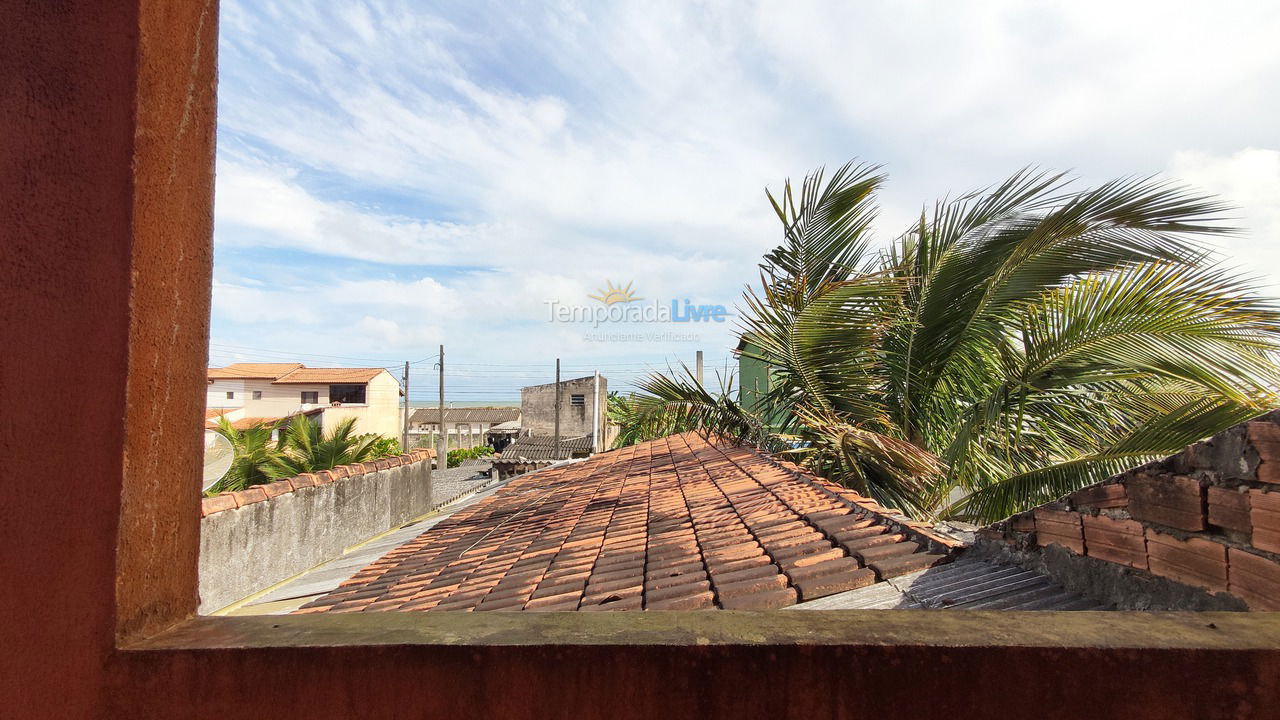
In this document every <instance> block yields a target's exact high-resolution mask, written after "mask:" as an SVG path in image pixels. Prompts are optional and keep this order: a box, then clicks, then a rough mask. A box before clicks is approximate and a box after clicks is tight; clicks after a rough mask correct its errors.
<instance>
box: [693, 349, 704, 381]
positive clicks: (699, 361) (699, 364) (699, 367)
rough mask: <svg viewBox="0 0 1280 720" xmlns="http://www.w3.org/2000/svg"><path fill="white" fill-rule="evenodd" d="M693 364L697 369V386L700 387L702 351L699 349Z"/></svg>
mask: <svg viewBox="0 0 1280 720" xmlns="http://www.w3.org/2000/svg"><path fill="white" fill-rule="evenodd" d="M694 366H695V367H697V369H698V370H697V376H698V387H702V351H701V350H699V351H698V359H697V360H696V361H695V362H694Z"/></svg>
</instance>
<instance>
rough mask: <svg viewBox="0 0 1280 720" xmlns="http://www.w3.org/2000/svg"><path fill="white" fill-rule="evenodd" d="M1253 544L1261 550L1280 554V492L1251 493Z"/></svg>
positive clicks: (1250, 514) (1255, 490)
mask: <svg viewBox="0 0 1280 720" xmlns="http://www.w3.org/2000/svg"><path fill="white" fill-rule="evenodd" d="M1249 522H1250V524H1251V525H1252V526H1253V527H1252V528H1251V530H1252V533H1253V534H1252V536H1251V537H1252V540H1251V541H1250V542H1251V544H1252V545H1253V546H1254V547H1256V548H1258V549H1259V550H1266V551H1267V552H1280V492H1263V491H1261V490H1257V489H1254V490H1250V491H1249Z"/></svg>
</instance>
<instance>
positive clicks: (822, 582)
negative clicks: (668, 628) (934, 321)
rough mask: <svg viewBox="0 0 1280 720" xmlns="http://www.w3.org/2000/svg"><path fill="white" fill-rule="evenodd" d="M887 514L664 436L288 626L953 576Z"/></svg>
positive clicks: (731, 451) (766, 463) (734, 604)
mask: <svg viewBox="0 0 1280 720" xmlns="http://www.w3.org/2000/svg"><path fill="white" fill-rule="evenodd" d="M892 513H893V511H891V510H887V509H885V508H882V507H880V506H879V505H877V504H876V503H875V502H873V501H871V500H869V499H867V498H864V497H862V496H860V495H858V494H856V493H852V492H850V491H848V490H846V489H844V488H840V487H838V486H836V485H834V484H833V483H830V482H827V481H825V480H822V479H819V478H815V477H813V476H812V475H809V474H807V473H804V472H800V471H797V470H796V468H795V467H794V466H791V465H789V464H787V463H780V462H777V461H775V460H773V459H771V458H770V457H768V456H767V455H765V454H763V453H761V452H759V451H757V450H755V449H752V448H749V447H743V446H735V445H729V444H724V443H709V442H708V441H706V440H704V439H702V438H701V437H699V436H697V435H695V434H692V433H689V434H684V435H673V436H671V437H667V438H663V439H660V440H655V441H652V442H648V443H642V444H639V445H634V446H631V447H627V448H622V449H620V450H615V451H611V452H607V453H601V454H599V455H596V456H594V457H592V458H590V459H589V460H585V461H582V462H577V463H571V464H567V465H562V466H558V467H554V468H549V469H545V470H541V471H538V472H534V473H529V474H527V475H522V476H520V477H518V478H516V479H515V480H513V481H511V482H510V483H509V484H508V485H506V486H505V487H503V488H502V489H501V490H500V491H498V492H497V493H495V494H494V495H492V496H490V497H488V498H486V499H485V500H482V501H481V502H478V503H476V504H474V505H471V506H469V507H467V508H465V509H463V510H460V511H458V512H457V513H455V514H454V515H452V516H450V517H448V518H446V519H444V520H442V521H441V522H439V523H438V524H436V525H435V526H434V527H432V528H431V529H430V530H428V531H426V532H424V533H423V534H422V535H419V536H418V537H417V538H415V539H414V540H412V541H410V542H408V543H405V544H404V545H401V546H400V547H398V548H396V549H395V550H393V551H391V552H390V553H388V554H387V555H385V556H383V557H382V558H381V559H379V560H378V561H376V562H374V563H373V564H371V565H369V566H368V567H366V568H364V569H363V570H361V571H360V572H358V573H356V574H355V575H354V576H353V577H352V578H351V579H350V580H348V581H346V582H345V583H343V584H342V585H341V586H339V587H338V588H337V589H336V590H334V591H333V592H331V593H329V594H327V595H324V596H322V597H320V598H319V599H317V600H315V601H313V602H311V603H308V604H307V605H305V606H304V607H303V608H302V609H300V610H299V611H298V612H301V613H315V612H360V611H377V610H402V611H409V610H540V611H548V610H640V609H646V610H697V609H711V608H726V609H770V608H778V607H784V606H789V605H793V604H795V603H796V602H798V601H801V600H812V599H814V598H819V597H823V596H826V595H830V594H834V593H837V592H842V591H846V590H850V589H853V588H857V587H861V586H865V585H869V584H871V583H874V582H876V581H877V580H879V579H883V578H888V577H893V576H897V575H903V574H906V573H910V572H913V571H916V570H920V569H923V568H926V567H930V566H932V565H935V564H938V563H941V562H945V561H946V560H948V558H949V556H948V555H947V554H946V551H945V548H942V547H941V546H942V545H943V544H945V543H939V542H935V541H936V540H938V538H935V537H934V536H932V535H931V534H930V533H929V532H927V531H924V530H921V529H920V528H918V527H916V526H907V525H904V524H900V523H898V522H895V521H894V520H893V519H892ZM931 548H932V549H931ZM940 548H941V549H940Z"/></svg>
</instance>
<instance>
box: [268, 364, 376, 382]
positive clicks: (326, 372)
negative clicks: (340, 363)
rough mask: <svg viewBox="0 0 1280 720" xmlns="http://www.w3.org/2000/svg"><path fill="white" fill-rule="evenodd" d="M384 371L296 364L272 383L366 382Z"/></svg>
mask: <svg viewBox="0 0 1280 720" xmlns="http://www.w3.org/2000/svg"><path fill="white" fill-rule="evenodd" d="M384 372H386V370H384V369H382V368H309V367H302V366H298V367H297V368H296V369H295V370H293V372H290V373H288V374H285V375H282V376H280V377H277V378H276V379H275V380H274V381H273V383H272V384H274V385H327V384H330V383H367V382H369V381H370V380H372V379H374V378H375V377H377V376H378V375H380V374H382V373H384Z"/></svg>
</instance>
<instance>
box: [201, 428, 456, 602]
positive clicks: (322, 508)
mask: <svg viewBox="0 0 1280 720" xmlns="http://www.w3.org/2000/svg"><path fill="white" fill-rule="evenodd" d="M432 457H434V453H433V452H431V451H430V450H422V449H418V450H414V451H413V452H411V453H408V454H405V455H400V456H397V457H393V458H385V459H382V460H378V461H376V462H367V463H356V464H353V465H342V466H339V467H336V468H334V469H333V470H325V471H321V472H317V473H305V474H303V475H299V476H297V477H293V478H288V479H286V480H279V481H276V482H274V483H270V484H267V485H258V486H255V487H251V488H249V489H247V490H243V491H239V492H233V493H221V494H219V495H215V496H213V497H207V498H204V500H203V502H202V512H201V514H202V517H201V519H200V612H201V613H210V612H214V611H217V610H219V609H221V608H224V607H226V606H228V605H231V604H232V603H234V602H236V601H238V600H241V599H243V598H245V597H248V596H250V595H252V594H254V593H256V592H258V591H261V590H264V589H266V588H269V587H271V586H272V585H275V584H276V583H279V582H281V581H283V580H286V579H288V578H290V577H293V576H294V575H297V574H298V573H301V572H303V571H305V570H309V569H310V568H313V567H315V566H317V565H319V564H321V563H324V562H327V561H329V560H332V559H334V558H336V557H338V556H340V555H342V554H343V552H344V551H346V550H347V549H348V548H350V547H352V546H353V545H357V544H359V543H361V542H363V541H365V540H368V539H369V538H371V537H374V536H376V535H379V534H381V533H383V532H386V531H387V530H391V529H393V528H396V527H399V526H401V525H404V524H405V523H407V522H409V521H410V520H413V519H414V518H417V517H421V516H422V515H425V514H427V513H428V512H430V511H431V458H432Z"/></svg>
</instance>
